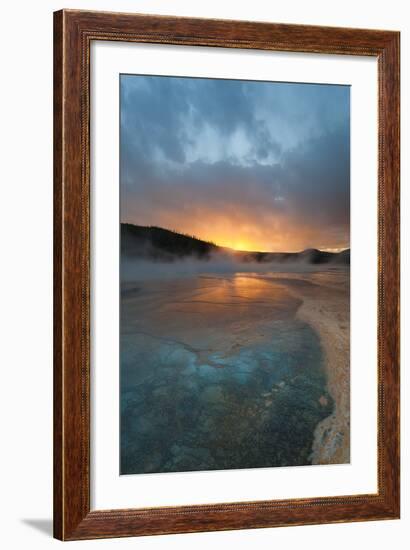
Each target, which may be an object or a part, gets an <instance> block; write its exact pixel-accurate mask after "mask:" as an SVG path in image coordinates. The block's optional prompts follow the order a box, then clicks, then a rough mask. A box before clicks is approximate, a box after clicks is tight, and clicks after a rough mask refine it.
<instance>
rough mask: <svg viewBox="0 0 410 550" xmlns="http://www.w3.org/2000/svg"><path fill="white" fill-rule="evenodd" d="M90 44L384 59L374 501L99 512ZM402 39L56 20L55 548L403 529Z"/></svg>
mask: <svg viewBox="0 0 410 550" xmlns="http://www.w3.org/2000/svg"><path fill="white" fill-rule="evenodd" d="M91 40H114V41H127V42H152V43H165V44H180V45H197V46H217V47H228V48H254V49H264V50H272V51H298V52H317V53H327V54H329V53H337V54H342V55H343V54H350V55H367V56H375V57H377V59H378V74H379V170H378V182H379V212H378V216H379V236H378V238H379V241H378V242H379V283H378V288H379V292H378V304H379V307H378V388H379V395H378V486H379V490H378V493H377V494H374V495H356V496H349V495H347V496H341V497H332V498H320V496H318V498H315V499H294V500H278V501H259V502H252V503H229V504H217V505H203V506H199V505H198V506H181V507H175V508H174V507H167V508H154V509H138V510H137V509H136V510H104V511H90V495H89V467H90V450H89V446H90V413H89V403H90V391H89V375H90V345H89V319H90V299H89V263H90V251H89V233H90V232H89V224H90V212H89V194H90V179H89V163H90V154H89V116H90V115H89V84H90V83H89V71H90V43H91ZM399 85H400V84H399V33H397V32H391V31H376V30H359V29H344V28H331V27H315V26H305V25H278V24H270V23H254V22H246V21H235V22H233V21H220V20H203V19H191V18H176V17H159V16H147V15H136V14H116V13H104V12H83V11H72V10H63V11H60V12H56V13H55V14H54V188H55V191H54V536H55V537H56V538H59V539H61V540H77V539H89V538H103V537H124V536H134V535H148V534H161V533H183V532H194V531H209V530H225V529H244V528H257V527H274V526H279V525H282V526H283V525H302V524H313V523H330V522H343V521H367V520H376V519H393V518H398V517H399V507H400V490H399V489H400V476H399V464H400V459H399V139H400V138H399Z"/></svg>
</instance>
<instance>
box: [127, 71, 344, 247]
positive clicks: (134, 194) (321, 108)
mask: <svg viewBox="0 0 410 550" xmlns="http://www.w3.org/2000/svg"><path fill="white" fill-rule="evenodd" d="M349 166H350V159H349V90H348V88H346V87H342V86H319V85H298V84H277V83H275V84H272V83H260V82H239V81H223V80H206V79H186V78H169V77H139V76H122V77H121V217H122V219H123V220H126V221H130V222H133V223H139V224H149V225H162V226H164V227H172V228H174V229H177V230H184V231H187V230H188V231H189V232H191V233H194V232H197V233H198V235H199V236H203V237H209V236H210V235H211V236H212V231H210V229H211V228H212V226H214V227H215V232H216V234H215V240H217V239H218V234H219V235H222V233H224V234H228V233H229V231H235V229H236V230H237V231H242V232H243V235H244V236H245V241H247V242H254V243H257V242H259V243H261V247H263V248H264V249H267V248H272V247H276V248H278V247H282V248H283V247H285V248H286V242H285V238H287V239H288V242H289V246H288V248H289V249H290V248H295V247H296V248H298V247H299V248H303V247H305V246H322V247H332V246H340V245H342V246H346V245H348V240H349V189H350V185H349ZM190 228H192V229H190ZM279 235H280V236H281V238H279ZM225 240H226V239H225ZM312 241H314V242H312Z"/></svg>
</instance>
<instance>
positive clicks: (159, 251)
mask: <svg viewBox="0 0 410 550" xmlns="http://www.w3.org/2000/svg"><path fill="white" fill-rule="evenodd" d="M217 249H218V247H217V246H216V245H215V244H213V243H210V242H207V241H202V240H200V239H197V238H196V237H191V236H189V235H181V234H180V233H176V232H175V231H170V230H168V229H162V228H161V227H144V226H140V225H131V224H129V223H122V224H121V254H124V255H125V256H129V257H137V256H138V257H140V258H147V259H153V260H162V261H173V260H175V259H178V258H184V257H193V258H197V259H200V260H206V259H209V257H210V255H211V253H212V252H215V251H216V250H217Z"/></svg>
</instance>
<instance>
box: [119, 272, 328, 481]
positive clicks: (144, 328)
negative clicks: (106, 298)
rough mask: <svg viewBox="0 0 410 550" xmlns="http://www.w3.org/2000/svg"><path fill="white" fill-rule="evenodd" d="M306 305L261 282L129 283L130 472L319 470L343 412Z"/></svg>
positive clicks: (125, 317)
mask: <svg viewBox="0 0 410 550" xmlns="http://www.w3.org/2000/svg"><path fill="white" fill-rule="evenodd" d="M299 305H300V302H299V301H298V299H296V298H295V297H293V296H292V295H291V294H289V292H288V290H287V289H286V286H284V285H281V284H280V282H278V281H273V280H267V279H266V278H265V277H260V276H258V275H257V274H234V275H228V276H215V275H212V276H206V275H203V276H196V277H192V278H186V279H173V280H166V281H151V282H147V281H145V282H138V283H135V284H133V283H129V284H127V285H124V286H123V288H122V294H121V350H120V357H121V400H120V403H121V473H122V474H135V473H149V472H182V471H191V470H214V469H232V468H257V467H272V466H295V465H304V464H309V463H310V454H311V449H312V441H313V432H314V429H315V427H316V425H317V424H318V422H320V420H322V419H324V418H325V417H326V416H328V415H329V414H331V412H332V408H333V404H332V401H331V398H330V396H329V395H328V394H327V392H326V378H325V373H324V368H323V357H322V350H321V346H320V341H319V338H318V336H317V334H316V333H315V332H314V331H313V329H312V328H311V327H310V326H308V325H306V324H304V323H302V322H301V321H299V320H298V319H297V318H296V317H295V314H296V311H297V309H298V307H299Z"/></svg>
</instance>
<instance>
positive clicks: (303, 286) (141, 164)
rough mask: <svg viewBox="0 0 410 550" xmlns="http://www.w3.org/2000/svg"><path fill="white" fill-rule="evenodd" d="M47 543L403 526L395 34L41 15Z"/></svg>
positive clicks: (120, 16)
mask: <svg viewBox="0 0 410 550" xmlns="http://www.w3.org/2000/svg"><path fill="white" fill-rule="evenodd" d="M54 33H55V34H54V44H55V48H54V132H55V140H54V144H55V145H54V186H55V193H54V197H55V200H54V219H55V223H54V241H55V247H54V273H55V275H54V298H55V299H54V304H55V306H54V307H55V312H54V315H55V322H54V534H55V537H57V538H59V539H62V540H78V539H92V538H104V537H123V536H135V535H149V534H160V533H183V532H194V531H207V530H226V529H244V528H257V527H273V526H284V525H301V524H313V523H331V522H342V521H345V522H348V521H367V520H378V519H393V518H398V517H399V508H400V492H399V485H400V483H399V33H398V32H392V31H378V30H360V29H345V28H327V27H312V26H302V25H300V26H299V25H284V24H273V23H254V22H245V21H223V20H204V19H188V18H175V17H166V16H148V15H137V14H117V13H105V12H85V11H75V10H63V11H59V12H56V13H55V14H54Z"/></svg>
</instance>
